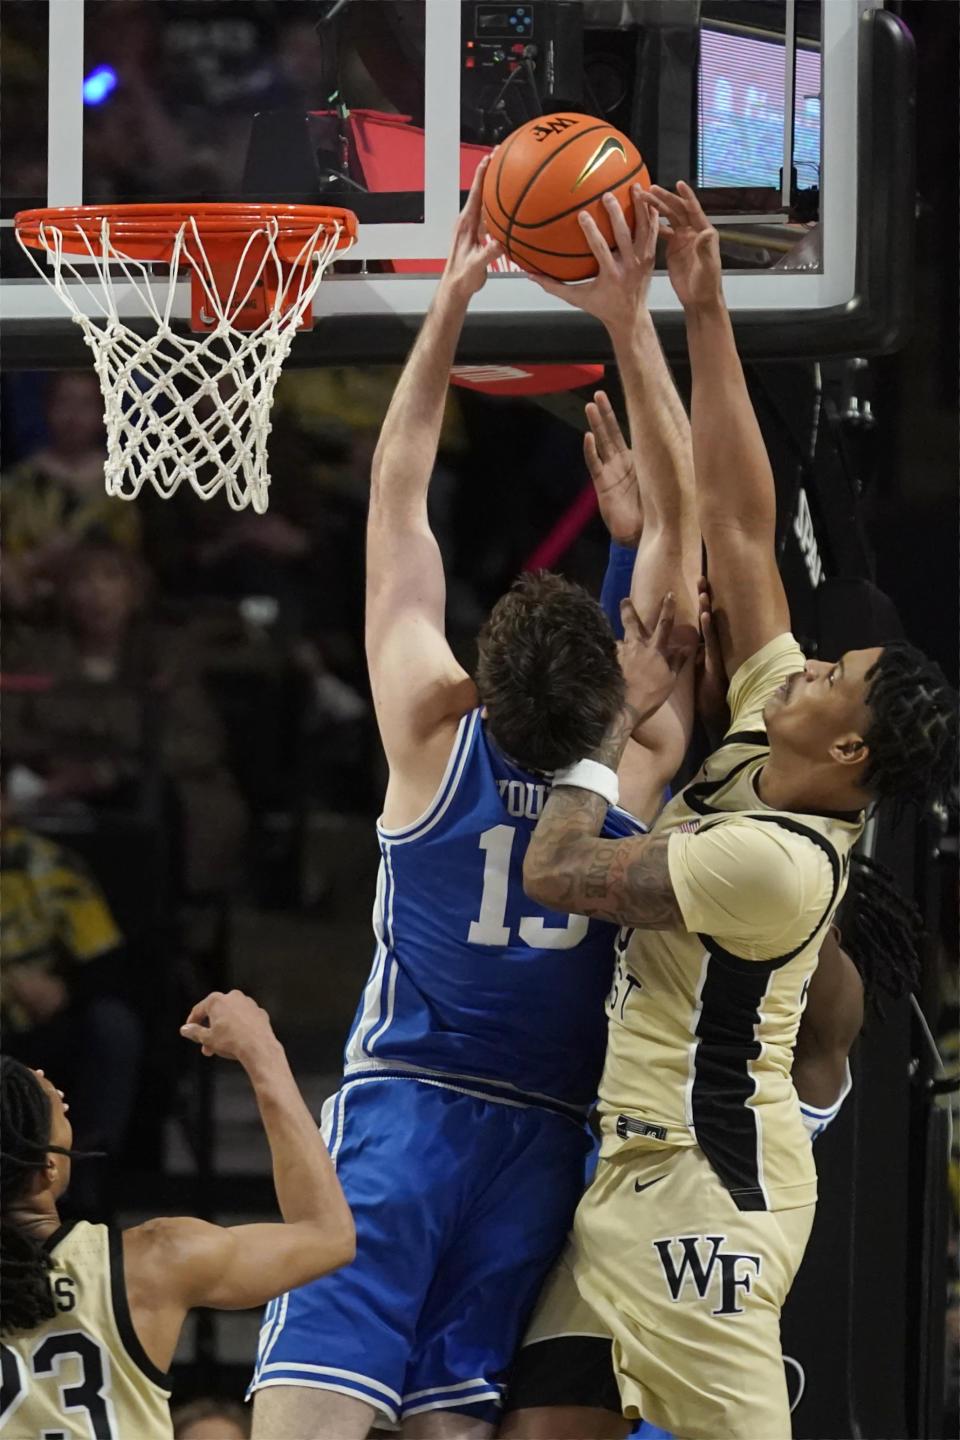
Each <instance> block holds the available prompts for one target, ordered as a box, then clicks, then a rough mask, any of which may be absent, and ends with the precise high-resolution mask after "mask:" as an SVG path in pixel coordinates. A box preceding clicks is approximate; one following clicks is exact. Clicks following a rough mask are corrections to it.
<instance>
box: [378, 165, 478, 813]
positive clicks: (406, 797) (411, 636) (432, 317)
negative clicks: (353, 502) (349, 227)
mask: <svg viewBox="0 0 960 1440" xmlns="http://www.w3.org/2000/svg"><path fill="white" fill-rule="evenodd" d="M485 164H486V162H483V163H481V166H480V168H479V169H478V171H477V174H476V177H475V179H474V183H473V186H472V188H471V190H470V196H469V198H468V200H467V203H466V205H465V207H464V210H463V213H462V214H461V215H460V217H459V219H458V221H457V225H456V229H455V232H454V239H453V246H452V249H451V252H450V257H449V259H448V261H447V264H446V268H445V270H444V272H443V275H442V277H441V279H440V283H439V285H438V286H437V291H436V294H435V296H434V299H433V303H432V304H431V306H430V309H429V310H428V312H427V317H426V319H425V320H424V323H423V326H422V328H421V330H420V333H419V335H418V336H417V339H416V342H415V343H414V346H413V349H412V351H411V352H410V356H409V358H408V360H407V363H406V365H405V366H404V370H403V374H402V375H401V377H400V380H399V383H398V384H397V388H396V390H395V392H394V395H393V399H392V400H391V402H390V407H389V409H388V411H387V414H386V418H385V419H384V422H383V428H382V430H381V432H380V439H379V442H378V444H377V448H376V452H375V454H374V457H373V473H372V476H371V485H370V511H369V517H368V521H367V586H366V650H367V663H368V666H369V670H370V684H371V688H372V691H373V700H374V706H375V708H376V714H377V723H378V725H379V727H380V737H381V739H382V741H383V746H384V750H385V751H386V755H387V761H388V763H389V767H390V783H389V786H388V790H387V802H386V805H385V810H384V815H385V821H386V823H387V824H388V825H402V824H405V823H407V821H409V820H412V819H415V818H416V816H417V815H418V814H419V813H420V811H421V810H422V809H423V807H424V806H425V805H426V804H427V803H428V802H429V800H430V798H431V796H432V794H433V792H434V790H435V789H436V786H437V784H439V781H440V778H441V776H442V774H443V769H444V766H445V764H446V761H447V758H448V755H449V751H450V745H451V743H452V739H453V734H454V731H455V730H456V726H457V723H458V722H459V720H460V717H461V716H462V715H463V714H465V713H466V711H467V710H469V709H470V708H471V706H472V705H474V704H475V703H476V692H475V690H474V687H473V684H472V682H471V680H470V679H469V677H468V676H467V674H466V672H465V671H464V670H463V668H462V667H461V666H460V665H459V664H458V663H457V661H456V659H455V658H454V656H453V653H452V651H451V650H450V647H449V645H448V644H447V641H446V637H445V634H444V607H445V601H446V586H445V582H444V575H443V562H442V560H441V556H440V550H439V547H438V545H437V542H436V539H435V538H434V536H433V533H432V531H431V529H430V525H429V522H428V519H427V489H428V486H429V483H430V476H431V473H432V471H433V467H434V462H435V460H436V455H437V445H438V443H439V439H440V429H441V425H442V421H443V409H444V404H445V401H446V395H447V384H448V381H449V376H450V367H451V365H452V364H453V359H454V353H455V351H456V346H457V341H458V339H459V336H460V331H461V328H462V326H463V320H464V316H465V315H466V312H467V306H468V304H469V301H470V297H471V296H472V295H473V294H475V292H476V291H477V290H479V289H480V287H481V286H482V285H483V283H484V280H485V279H486V273H487V265H488V264H489V262H490V261H491V260H492V259H494V258H495V257H496V255H497V254H498V253H499V250H498V248H497V247H496V246H494V245H492V244H490V243H489V242H487V241H486V240H485V237H484V235H483V233H482V228H481V219H480V194H481V187H482V184H483V174H484V169H485Z"/></svg>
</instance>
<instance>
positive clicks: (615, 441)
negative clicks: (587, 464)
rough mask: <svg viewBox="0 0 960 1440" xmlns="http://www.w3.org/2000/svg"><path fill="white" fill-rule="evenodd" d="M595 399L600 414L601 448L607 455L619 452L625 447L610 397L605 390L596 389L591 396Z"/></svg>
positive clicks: (625, 443)
mask: <svg viewBox="0 0 960 1440" xmlns="http://www.w3.org/2000/svg"><path fill="white" fill-rule="evenodd" d="M593 398H594V400H595V401H596V405H597V410H598V411H599V414H600V427H601V432H602V435H601V438H602V444H603V449H604V450H605V451H606V452H607V453H608V455H614V454H620V453H622V452H624V451H625V450H626V449H627V448H628V447H627V442H626V440H625V439H624V438H623V431H622V430H621V429H620V422H619V421H618V419H617V415H616V411H615V410H614V408H613V406H612V405H611V404H610V397H609V396H608V395H607V393H606V391H605V390H598V391H597V393H596V395H595V396H594V397H593Z"/></svg>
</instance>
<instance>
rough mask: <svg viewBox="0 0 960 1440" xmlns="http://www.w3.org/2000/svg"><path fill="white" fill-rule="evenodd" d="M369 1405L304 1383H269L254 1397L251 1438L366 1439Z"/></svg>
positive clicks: (371, 1413) (371, 1416) (371, 1411)
mask: <svg viewBox="0 0 960 1440" xmlns="http://www.w3.org/2000/svg"><path fill="white" fill-rule="evenodd" d="M375 1414H376V1411H375V1410H374V1408H373V1406H372V1405H367V1404H366V1403H365V1402H364V1401H363V1400H355V1399H354V1398H353V1397H352V1396H350V1395H340V1394H338V1393H337V1392H336V1391H335V1390H321V1389H319V1388H316V1389H315V1388H313V1387H310V1386H306V1385H271V1386H268V1387H267V1388H266V1389H264V1390H258V1391H257V1392H256V1394H255V1395H254V1397H253V1427H252V1429H251V1432H250V1434H251V1440H304V1436H306V1435H309V1436H310V1440H365V1437H366V1435H367V1433H368V1431H369V1430H370V1427H371V1425H372V1424H373V1419H374V1416H375Z"/></svg>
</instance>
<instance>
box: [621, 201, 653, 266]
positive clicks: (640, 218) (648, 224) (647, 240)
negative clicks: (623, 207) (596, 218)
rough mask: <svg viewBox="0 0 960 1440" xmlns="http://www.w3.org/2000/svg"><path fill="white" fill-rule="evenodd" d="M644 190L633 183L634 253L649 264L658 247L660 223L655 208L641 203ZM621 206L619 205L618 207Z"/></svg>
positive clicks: (644, 262) (643, 262) (642, 261)
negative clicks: (649, 207)
mask: <svg viewBox="0 0 960 1440" xmlns="http://www.w3.org/2000/svg"><path fill="white" fill-rule="evenodd" d="M642 194H643V190H642V188H641V186H639V185H631V187H630V198H631V199H632V200H633V253H634V255H635V256H636V258H637V259H638V260H639V261H640V262H641V264H644V265H649V264H650V263H651V262H652V260H653V257H654V254H655V252H656V249H657V235H658V233H659V230H660V225H659V222H658V220H657V217H656V213H655V212H654V211H653V210H649V209H647V207H646V206H645V205H641V204H640V196H641V195H642ZM617 208H618V209H619V208H620V207H619V206H618V207H617Z"/></svg>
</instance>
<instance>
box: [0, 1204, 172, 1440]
mask: <svg viewBox="0 0 960 1440" xmlns="http://www.w3.org/2000/svg"><path fill="white" fill-rule="evenodd" d="M48 1244H49V1249H50V1252H51V1255H52V1257H53V1269H52V1270H51V1271H50V1284H51V1287H52V1289H53V1297H54V1303H55V1304H56V1307H57V1313H56V1315H55V1316H54V1317H53V1319H51V1320H45V1321H44V1322H43V1324H42V1325H38V1326H37V1327H36V1329H34V1330H26V1331H15V1332H13V1333H12V1334H9V1335H5V1336H4V1338H3V1343H2V1345H0V1356H2V1365H3V1389H2V1395H0V1437H2V1440H40V1437H51V1440H52V1437H54V1436H56V1437H58V1440H81V1437H82V1440H91V1437H93V1440H170V1437H172V1435H173V1427H172V1425H171V1423H170V1408H169V1404H168V1401H169V1398H170V1387H169V1382H168V1378H167V1376H166V1375H165V1374H163V1372H162V1371H160V1370H158V1369H157V1368H156V1366H154V1365H153V1364H151V1362H150V1360H149V1359H148V1358H147V1356H146V1354H145V1353H144V1350H143V1347H142V1345H141V1344H140V1341H139V1340H138V1339H137V1336H136V1333H135V1331H134V1328H133V1324H132V1323H131V1320H130V1310H129V1307H128V1304H127V1292H126V1288H125V1286H124V1279H123V1240H122V1237H121V1234H120V1232H119V1230H114V1229H112V1228H110V1227H108V1226H106V1225H88V1224H87V1223H86V1221H78V1222H76V1223H74V1224H69V1225H62V1226H61V1227H60V1229H59V1230H58V1231H56V1233H55V1234H54V1235H53V1236H51V1238H50V1241H49V1242H48Z"/></svg>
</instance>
